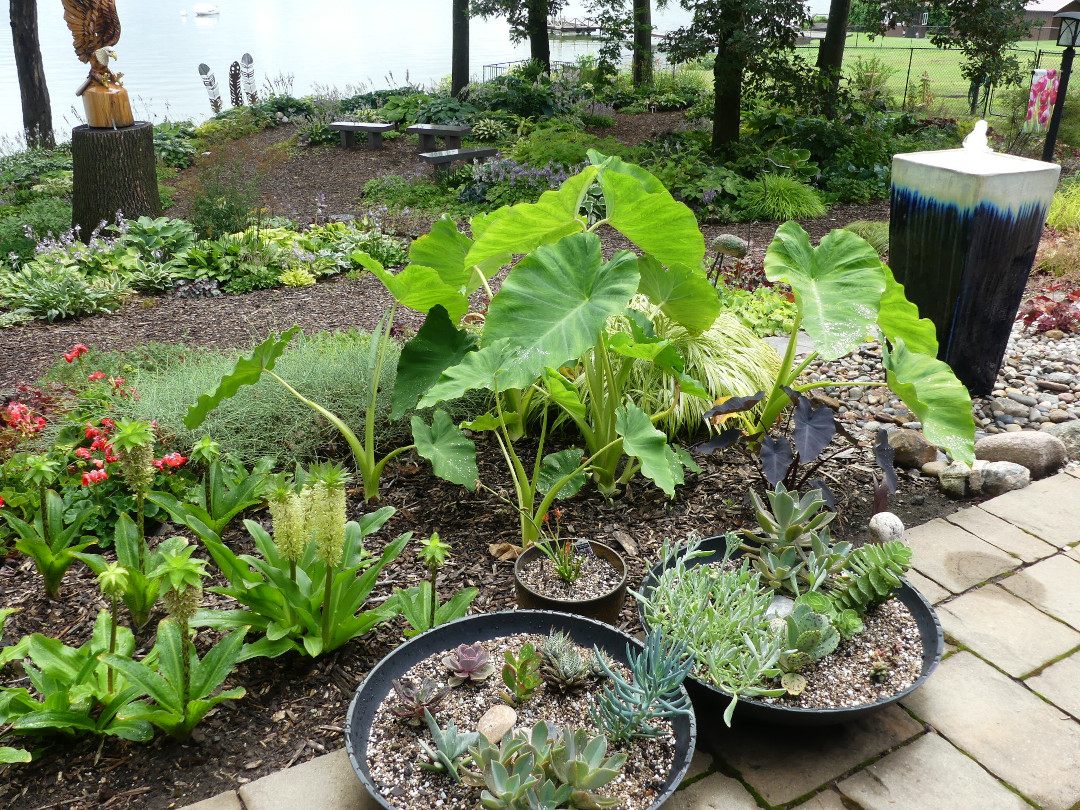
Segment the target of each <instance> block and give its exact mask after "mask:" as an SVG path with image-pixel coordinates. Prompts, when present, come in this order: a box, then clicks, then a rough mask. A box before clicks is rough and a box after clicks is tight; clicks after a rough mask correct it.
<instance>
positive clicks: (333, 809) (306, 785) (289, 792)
mask: <svg viewBox="0 0 1080 810" xmlns="http://www.w3.org/2000/svg"><path fill="white" fill-rule="evenodd" d="M240 799H241V800H242V801H243V802H244V807H245V808H246V809H247V810H299V808H308V807H310V808H318V810H380V808H379V806H378V805H377V804H376V803H375V801H374V799H372V798H371V796H369V795H368V792H367V791H366V790H364V786H363V785H361V784H360V780H359V779H357V778H356V774H355V773H354V772H353V769H352V765H351V764H350V763H349V756H348V754H347V753H346V751H345V749H344V748H342V749H339V750H337V751H335V752H334V753H332V754H326V755H325V756H321V757H316V758H315V759H312V760H309V761H307V762H305V763H303V764H301V765H294V766H293V767H291V768H288V769H287V770H284V771H278V772H277V773H272V774H270V775H269V776H264V777H263V778H262V779H256V780H255V781H254V782H252V783H250V784H248V785H244V786H243V787H242V788H240Z"/></svg>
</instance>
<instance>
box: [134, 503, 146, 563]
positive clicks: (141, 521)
mask: <svg viewBox="0 0 1080 810" xmlns="http://www.w3.org/2000/svg"><path fill="white" fill-rule="evenodd" d="M135 515H136V517H137V519H138V520H137V523H136V526H137V527H138V529H139V568H140V569H142V570H143V571H145V570H146V494H145V493H143V492H136V493H135Z"/></svg>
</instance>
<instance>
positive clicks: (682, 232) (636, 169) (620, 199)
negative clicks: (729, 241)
mask: <svg viewBox="0 0 1080 810" xmlns="http://www.w3.org/2000/svg"><path fill="white" fill-rule="evenodd" d="M589 160H590V161H592V162H593V163H594V164H597V165H598V166H599V168H600V176H599V180H600V187H601V188H602V189H603V191H604V204H605V207H606V213H605V217H604V218H605V219H606V220H607V221H608V224H610V225H611V227H613V228H615V229H616V230H617V231H619V232H620V233H622V234H623V235H624V236H625V237H626V238H628V239H629V240H630V241H631V242H633V243H634V244H635V245H637V246H638V247H639V248H641V249H642V250H643V251H645V252H646V253H651V254H652V255H653V256H655V257H656V258H657V259H659V260H660V262H661V263H662V264H665V265H668V266H669V267H670V266H671V265H674V264H681V265H685V266H687V267H700V266H701V260H702V259H703V258H704V257H705V237H704V236H702V235H701V229H700V228H699V227H698V223H697V217H695V216H694V212H693V211H691V210H690V209H689V208H687V207H686V205H684V204H683V203H681V202H679V201H678V200H676V199H675V198H674V197H672V196H671V194H670V193H669V192H668V190H667V189H665V188H664V185H663V183H661V182H660V181H659V180H657V179H656V178H655V177H653V176H652V175H651V174H649V173H648V172H647V171H645V170H644V169H642V168H641V167H640V166H634V165H632V164H630V163H625V162H623V161H622V160H620V159H619V158H617V157H606V156H604V155H601V154H600V153H599V152H597V151H595V150H592V149H590V150H589Z"/></svg>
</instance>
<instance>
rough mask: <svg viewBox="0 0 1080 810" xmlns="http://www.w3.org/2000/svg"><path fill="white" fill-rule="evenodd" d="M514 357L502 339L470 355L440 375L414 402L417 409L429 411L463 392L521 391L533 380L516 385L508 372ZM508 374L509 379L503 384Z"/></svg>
mask: <svg viewBox="0 0 1080 810" xmlns="http://www.w3.org/2000/svg"><path fill="white" fill-rule="evenodd" d="M517 355H518V352H517V350H516V349H515V348H514V347H512V346H511V345H510V341H509V340H507V339H505V338H503V339H502V340H499V341H497V342H495V343H491V344H489V345H487V346H484V347H482V348H481V349H479V350H477V351H475V352H469V353H468V354H466V355H465V357H464V358H463V359H462V361H461V362H460V363H458V364H457V365H455V366H450V367H449V368H447V369H446V371H444V372H443V373H442V374H441V375H440V376H439V379H438V381H436V383H435V384H434V385H433V386H431V388H429V389H428V390H427V393H425V394H424V396H423V397H422V398H421V400H420V402H419V403H417V407H420V408H430V407H431V406H432V405H437V404H438V403H440V402H443V401H444V400H448V399H457V398H458V397H460V396H462V395H463V394H464V393H465V392H466V391H473V390H476V389H480V390H487V391H493V390H495V386H496V385H498V387H499V390H501V391H505V390H506V389H507V388H524V387H525V385H528V384H530V383H531V382H532V380H529V381H527V382H526V383H525V384H515V383H516V382H517V376H516V375H514V374H513V372H512V371H510V370H512V369H513V368H514V367H515V365H517ZM508 375H509V376H510V377H511V378H512V379H511V380H510V381H509V382H505V381H504V379H505V378H506V377H507V376H508ZM478 429H479V428H478Z"/></svg>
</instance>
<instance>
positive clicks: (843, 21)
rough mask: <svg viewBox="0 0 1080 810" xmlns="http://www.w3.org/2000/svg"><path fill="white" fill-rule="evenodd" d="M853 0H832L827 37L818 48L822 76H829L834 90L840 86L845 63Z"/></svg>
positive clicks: (826, 30) (818, 63) (826, 29)
mask: <svg viewBox="0 0 1080 810" xmlns="http://www.w3.org/2000/svg"><path fill="white" fill-rule="evenodd" d="M850 14H851V0H831V2H830V3H829V22H828V24H827V25H826V27H825V39H823V40H822V42H821V47H820V48H819V49H818V56H817V67H818V70H819V71H821V75H822V78H823V79H824V78H827V79H828V82H829V85H828V86H829V87H832V89H833V92H836V88H837V87H839V86H840V70H841V68H842V67H843V64H844V41H845V39H846V38H847V23H848V16H849V15H850Z"/></svg>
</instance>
